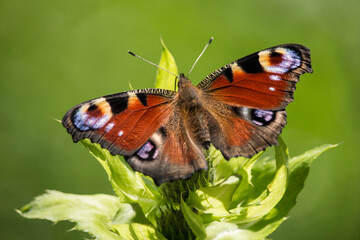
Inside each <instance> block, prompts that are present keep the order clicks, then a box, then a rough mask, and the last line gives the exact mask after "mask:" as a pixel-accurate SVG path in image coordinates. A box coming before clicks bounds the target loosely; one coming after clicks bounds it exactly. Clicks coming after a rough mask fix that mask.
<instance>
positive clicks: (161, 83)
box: [155, 39, 179, 91]
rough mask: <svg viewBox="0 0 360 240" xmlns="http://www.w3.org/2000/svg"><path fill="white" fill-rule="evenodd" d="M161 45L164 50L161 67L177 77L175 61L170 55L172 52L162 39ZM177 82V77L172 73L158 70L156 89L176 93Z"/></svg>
mask: <svg viewBox="0 0 360 240" xmlns="http://www.w3.org/2000/svg"><path fill="white" fill-rule="evenodd" d="M161 45H162V47H163V49H162V54H161V58H160V62H159V66H160V67H162V68H165V69H166V70H168V71H169V72H172V73H173V74H175V75H179V74H178V69H177V66H176V63H175V59H174V57H173V56H172V54H171V53H170V51H169V50H168V49H167V48H166V46H165V43H164V41H163V40H162V39H161ZM175 81H176V77H175V76H174V75H171V74H170V73H168V72H166V71H164V70H162V69H160V68H159V69H158V70H157V75H156V81H155V88H163V89H169V90H173V91H175V90H176V88H177V85H176V84H175V83H176V82H175ZM174 88H175V89H174Z"/></svg>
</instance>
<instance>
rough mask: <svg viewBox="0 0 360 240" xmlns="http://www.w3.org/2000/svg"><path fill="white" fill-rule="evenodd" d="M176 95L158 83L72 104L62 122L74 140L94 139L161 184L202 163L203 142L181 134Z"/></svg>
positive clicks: (188, 171)
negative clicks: (143, 88) (157, 84)
mask: <svg viewBox="0 0 360 240" xmlns="http://www.w3.org/2000/svg"><path fill="white" fill-rule="evenodd" d="M176 96H177V93H175V92H172V91H169V90H163V89H146V90H134V91H129V92H123V93H118V94H114V95H108V96H104V97H101V98H96V99H93V100H90V101H87V102H84V103H81V104H79V105H77V106H75V107H73V108H72V109H70V110H69V111H68V112H67V113H66V114H65V116H64V117H63V120H62V123H63V125H64V127H65V128H66V129H67V131H68V132H69V133H70V134H71V135H72V137H73V141H74V142H78V141H79V140H81V139H85V138H88V139H90V140H91V141H92V142H94V143H99V144H100V145H101V147H103V148H105V149H108V150H109V151H110V153H111V154H112V155H123V156H124V157H125V159H126V160H127V162H128V163H129V164H130V166H131V167H132V168H133V169H134V170H136V171H139V172H142V173H144V174H146V175H149V176H151V177H152V178H153V179H154V180H155V182H156V183H157V184H161V183H163V182H165V181H171V180H174V179H179V178H186V177H189V176H190V175H191V174H192V173H194V172H195V171H198V170H200V169H204V168H206V167H207V165H206V161H205V157H204V154H203V152H202V148H201V147H200V146H198V145H196V144H193V143H192V142H191V141H189V138H188V136H187V135H186V134H184V131H185V130H184V126H183V122H182V121H181V120H180V118H179V117H178V112H179V110H178V108H179V107H178V106H177V105H176Z"/></svg>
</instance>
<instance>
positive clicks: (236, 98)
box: [198, 44, 312, 110]
mask: <svg viewBox="0 0 360 240" xmlns="http://www.w3.org/2000/svg"><path fill="white" fill-rule="evenodd" d="M305 72H312V69H311V65H310V51H309V49H307V48H306V47H304V46H301V45H297V44H285V45H279V46H276V47H273V48H269V49H265V50H263V51H260V52H257V53H253V54H251V55H249V56H247V57H244V58H241V59H239V60H237V61H235V62H232V63H230V64H228V65H226V66H224V67H222V68H220V69H218V70H217V71H215V72H214V73H212V74H210V75H209V76H208V77H206V78H205V79H204V80H203V81H202V82H201V83H200V84H199V85H198V87H199V88H200V89H202V90H203V91H204V92H206V94H208V95H209V96H210V97H212V99H214V100H218V101H220V102H222V103H226V104H229V105H232V106H237V107H248V108H255V109H268V110H282V109H284V108H285V107H286V106H287V105H288V104H289V103H290V102H292V101H293V92H294V91H295V85H296V82H298V81H299V76H300V75H301V74H303V73H305Z"/></svg>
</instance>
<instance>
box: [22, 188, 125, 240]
mask: <svg viewBox="0 0 360 240" xmlns="http://www.w3.org/2000/svg"><path fill="white" fill-rule="evenodd" d="M120 206H121V203H120V201H119V200H118V198H117V197H114V196H110V195H105V194H97V195H75V194H67V193H62V192H58V191H53V190H48V191H46V193H45V194H43V195H41V196H38V197H36V198H35V199H34V200H33V201H32V202H31V203H29V204H28V205H26V206H24V207H23V208H22V209H21V210H18V211H17V212H18V213H19V214H21V215H22V216H23V217H25V218H37V219H47V220H50V221H53V222H55V223H56V222H59V221H64V220H67V221H70V222H74V223H76V225H75V227H74V229H76V230H81V231H84V232H87V233H89V234H90V235H91V236H94V237H96V238H97V239H114V240H118V239H123V238H122V237H120V236H119V235H118V234H116V233H115V232H114V229H113V228H112V227H111V220H112V218H113V217H114V216H115V214H116V212H117V211H118V209H119V208H120Z"/></svg>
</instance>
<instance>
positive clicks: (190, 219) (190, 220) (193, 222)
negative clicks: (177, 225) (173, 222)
mask: <svg viewBox="0 0 360 240" xmlns="http://www.w3.org/2000/svg"><path fill="white" fill-rule="evenodd" d="M181 212H182V213H183V214H184V218H185V220H186V222H187V224H188V225H189V227H190V229H191V230H192V231H193V233H194V234H195V235H196V237H197V238H198V239H200V240H201V239H205V238H206V232H205V226H204V222H203V219H202V218H201V217H200V216H199V215H197V214H196V213H194V212H193V211H192V210H191V209H190V208H189V207H188V205H186V203H185V202H184V200H183V199H182V198H181Z"/></svg>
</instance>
